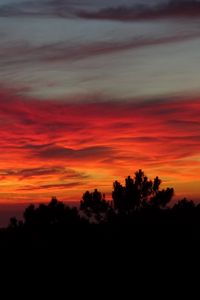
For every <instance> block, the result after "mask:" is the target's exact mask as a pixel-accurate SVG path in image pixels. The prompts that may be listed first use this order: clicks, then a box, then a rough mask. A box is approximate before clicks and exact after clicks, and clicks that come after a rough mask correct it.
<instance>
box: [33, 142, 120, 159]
mask: <svg viewBox="0 0 200 300" xmlns="http://www.w3.org/2000/svg"><path fill="white" fill-rule="evenodd" d="M114 152H115V150H114V149H113V148H111V147H107V146H94V147H87V148H81V149H78V150H75V149H72V148H65V147H61V146H57V145H53V146H50V147H46V148H44V147H43V146H42V147H41V149H40V150H39V149H38V150H37V151H36V152H35V154H36V155H37V156H38V157H40V158H42V159H49V160H50V159H66V160H67V159H68V160H70V159H73V160H74V159H77V160H82V159H87V160H90V159H91V160H93V159H99V158H100V159H101V158H102V157H107V156H108V155H112V154H113V153H114Z"/></svg>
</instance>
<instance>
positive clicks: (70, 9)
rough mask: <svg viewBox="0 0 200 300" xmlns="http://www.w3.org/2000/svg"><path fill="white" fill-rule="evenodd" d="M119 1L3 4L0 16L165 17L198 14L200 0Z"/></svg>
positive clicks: (47, 0) (48, 0) (103, 18)
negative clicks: (109, 2)
mask: <svg viewBox="0 0 200 300" xmlns="http://www.w3.org/2000/svg"><path fill="white" fill-rule="evenodd" d="M119 4H120V1H115V2H114V1H113V3H112V2H111V5H110V7H108V4H105V3H103V2H102V3H101V4H99V3H98V2H97V1H96V2H95V1H93V2H92V1H71V0H43V1H42V0H41V1H37V0H35V1H22V2H18V3H9V4H6V5H2V6H1V7H0V16H4V17H11V16H15V17H20V16H29V17H30V16H33V17H34V16H43V17H45V16H46V17H60V18H75V17H79V18H84V19H98V20H111V21H112V20H113V21H135V20H137V21H138V20H148V19H158V18H166V17H175V18H176V17H186V18H192V17H195V16H196V17H198V16H199V15H200V2H199V1H198V0H169V1H147V2H144V1H143V2H142V3H139V1H129V3H128V1H127V2H125V5H121V6H119Z"/></svg>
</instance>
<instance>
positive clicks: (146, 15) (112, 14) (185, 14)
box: [77, 0, 200, 22]
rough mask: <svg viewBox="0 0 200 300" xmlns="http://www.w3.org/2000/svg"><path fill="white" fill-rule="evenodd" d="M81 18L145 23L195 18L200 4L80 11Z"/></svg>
mask: <svg viewBox="0 0 200 300" xmlns="http://www.w3.org/2000/svg"><path fill="white" fill-rule="evenodd" d="M77 15H78V16H79V17H80V18H84V19H98V20H110V21H122V22H126V21H127V22H130V21H140V20H141V21H143V20H146V21H147V20H152V19H162V18H194V17H199V16H200V2H199V1H196V0H184V1H179V0H172V1H169V2H167V3H164V4H159V5H154V6H148V5H136V6H132V7H130V6H119V7H109V8H105V9H101V10H97V11H93V12H91V11H84V10H83V11H80V12H79V13H77Z"/></svg>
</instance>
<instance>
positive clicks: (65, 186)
mask: <svg viewBox="0 0 200 300" xmlns="http://www.w3.org/2000/svg"><path fill="white" fill-rule="evenodd" d="M82 184H83V183H82V182H70V183H58V184H43V185H38V186H33V185H28V186H25V187H23V188H20V189H18V191H30V192H31V191H34V190H43V189H44V190H48V189H55V188H59V189H70V188H74V187H77V186H80V185H82Z"/></svg>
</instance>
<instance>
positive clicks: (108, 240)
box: [0, 170, 200, 251]
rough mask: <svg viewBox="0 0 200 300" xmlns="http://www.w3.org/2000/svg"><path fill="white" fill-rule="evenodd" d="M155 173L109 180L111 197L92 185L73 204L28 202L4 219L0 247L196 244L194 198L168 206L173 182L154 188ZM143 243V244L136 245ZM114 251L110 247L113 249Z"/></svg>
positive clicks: (198, 212) (198, 226) (198, 216)
mask: <svg viewBox="0 0 200 300" xmlns="http://www.w3.org/2000/svg"><path fill="white" fill-rule="evenodd" d="M160 186H161V179H160V178H159V177H155V179H154V180H150V179H149V178H148V177H147V176H146V175H145V174H144V172H143V171H142V170H138V171H137V172H135V174H134V176H133V178H132V177H131V176H128V177H127V178H126V179H125V184H124V185H122V184H121V183H120V182H118V181H115V182H114V183H113V192H112V201H107V200H106V197H105V195H104V194H102V193H101V192H100V191H98V190H97V189H95V190H94V191H93V192H90V191H86V192H85V193H84V194H83V196H82V200H81V201H80V207H79V209H77V208H75V207H69V206H67V205H65V204H64V203H62V202H60V201H58V200H57V199H56V198H55V197H53V198H52V199H51V201H50V202H49V203H48V204H40V205H39V206H37V207H36V206H34V205H33V204H31V205H29V206H28V207H27V208H26V209H25V211H24V214H23V221H20V220H17V219H16V218H15V217H13V218H11V219H10V223H9V225H8V227H7V228H5V229H2V230H1V231H0V247H1V248H2V247H4V248H10V247H11V248H14V247H23V248H27V247H28V248H35V247H36V248H41V247H45V248H49V247H51V248H52V247H58V248H59V247H62V248H65V249H68V250H69V249H72V251H74V249H79V248H81V249H88V250H87V251H89V249H93V250H94V249H104V248H105V247H114V248H116V247H117V248H120V247H122V245H123V247H128V248H129V249H135V247H136V245H137V247H139V246H138V245H140V246H141V247H143V246H144V247H146V246H147V245H150V244H151V245H158V243H159V245H160V243H164V244H165V245H168V246H169V245H170V246H172V245H173V246H174V245H175V244H176V243H178V242H181V243H183V242H184V244H187V243H188V244H190V245H191V244H194V243H196V244H199V245H200V204H197V205H195V203H194V202H193V201H189V200H187V199H185V198H184V199H182V200H180V201H178V202H177V203H175V204H174V205H173V206H172V205H171V206H168V204H169V203H170V201H171V199H172V197H173V195H174V189H173V188H169V187H168V188H166V189H160ZM142 245H143V246H142ZM113 251H114V250H113Z"/></svg>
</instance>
